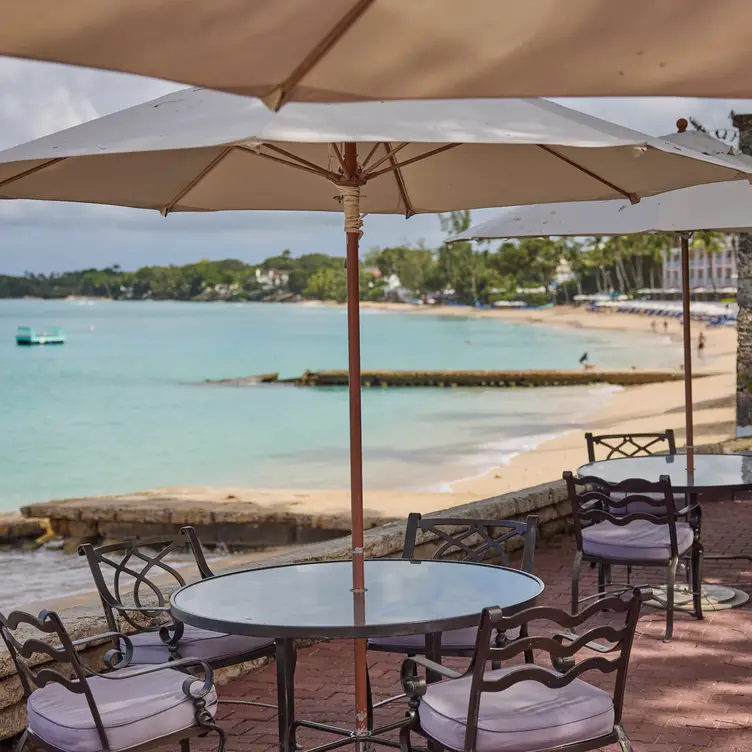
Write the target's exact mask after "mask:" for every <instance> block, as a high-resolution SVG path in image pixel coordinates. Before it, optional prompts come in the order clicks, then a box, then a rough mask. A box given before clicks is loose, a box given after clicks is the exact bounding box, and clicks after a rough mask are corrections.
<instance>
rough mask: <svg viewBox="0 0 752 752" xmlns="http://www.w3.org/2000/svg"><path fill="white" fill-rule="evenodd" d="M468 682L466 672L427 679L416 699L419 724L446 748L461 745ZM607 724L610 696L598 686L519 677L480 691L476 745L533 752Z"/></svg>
mask: <svg viewBox="0 0 752 752" xmlns="http://www.w3.org/2000/svg"><path fill="white" fill-rule="evenodd" d="M519 669H520V667H519V666H509V667H507V668H502V669H499V670H497V671H489V672H487V673H486V677H487V678H494V677H496V678H498V677H501V676H504V675H506V674H508V673H510V672H512V671H516V670H519ZM546 670H548V669H546ZM551 673H554V672H553V671H551ZM470 682H471V677H463V678H462V679H453V680H450V681H442V682H437V683H436V684H429V686H428V690H427V692H426V694H425V695H424V697H423V698H422V699H421V701H420V706H419V709H418V712H419V714H420V725H421V727H422V728H423V730H424V731H425V732H426V733H427V734H429V736H431V737H433V738H434V739H436V740H437V741H438V742H440V743H441V744H443V745H444V746H445V747H448V748H450V749H454V750H462V749H464V746H465V733H466V731H467V711H468V705H469V702H470ZM613 728H614V705H613V701H612V700H611V696H610V695H609V694H608V693H607V692H604V691H603V690H602V689H598V688H597V687H593V686H592V685H590V684H587V683H586V682H584V681H582V680H581V679H574V680H573V681H572V682H571V683H570V684H567V685H566V686H565V687H562V688H561V689H549V688H548V687H546V686H544V685H543V684H540V683H539V682H533V681H524V682H520V683H519V684H514V685H512V686H511V687H510V688H509V689H505V690H503V691H501V692H484V693H483V694H482V695H481V700H480V713H479V715H478V735H477V741H476V750H477V752H535V751H536V750H546V749H552V748H554V747H559V746H563V745H565V744H575V743H577V742H583V741H588V740H590V739H597V738H599V737H601V736H605V735H606V734H610V733H611V732H612V731H613Z"/></svg>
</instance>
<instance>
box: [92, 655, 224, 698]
mask: <svg viewBox="0 0 752 752" xmlns="http://www.w3.org/2000/svg"><path fill="white" fill-rule="evenodd" d="M189 667H191V668H201V669H202V671H203V672H204V679H203V681H202V680H201V679H199V678H198V677H196V676H193V675H191V674H188V675H187V676H186V679H185V681H184V682H183V693H184V694H185V695H186V696H187V697H190V698H191V699H192V700H196V699H199V698H201V697H205V696H206V695H207V694H209V692H210V691H211V689H212V687H213V686H214V672H213V671H212V668H211V666H210V665H209V664H208V663H206V662H205V661H202V660H199V659H198V658H180V659H179V660H176V661H168V662H167V663H159V664H156V665H149V666H144V667H143V668H137V669H129V670H128V671H114V672H113V673H111V674H101V676H102V678H103V679H109V680H111V681H118V680H120V679H132V678H134V677H137V676H147V675H148V674H153V673H155V672H156V671H164V670H165V669H169V670H174V669H180V668H186V669H187V668H189ZM196 682H200V683H201V687H200V689H198V690H194V691H191V687H193V685H194V684H196Z"/></svg>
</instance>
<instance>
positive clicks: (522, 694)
mask: <svg viewBox="0 0 752 752" xmlns="http://www.w3.org/2000/svg"><path fill="white" fill-rule="evenodd" d="M640 600H641V599H640V595H639V593H637V592H635V593H633V594H632V596H631V598H629V599H628V600H625V599H620V598H608V599H606V600H604V601H601V602H599V603H596V604H593V605H592V606H590V607H589V608H588V609H587V610H585V611H583V612H582V613H581V614H579V615H578V616H571V615H569V614H567V613H566V612H564V611H560V610H558V609H554V608H545V607H537V608H530V609H527V610H525V611H522V612H520V613H518V614H516V615H514V616H504V614H503V613H502V612H501V609H499V608H496V607H493V608H487V609H485V610H484V611H483V616H482V617H481V623H480V627H479V629H478V637H477V644H476V648H475V654H474V656H473V660H472V662H471V664H470V667H469V668H468V669H467V671H465V672H464V673H460V672H458V671H454V670H452V669H450V668H447V667H446V666H439V665H437V664H435V663H433V662H431V661H428V660H426V659H425V658H422V657H413V658H407V659H406V660H405V661H404V663H403V665H402V670H401V672H400V673H401V678H402V685H403V688H404V690H405V694H406V695H407V697H408V707H409V710H408V717H409V718H410V720H411V723H410V724H409V725H407V726H406V727H405V728H403V729H402V730H401V732H400V746H401V749H402V751H403V752H411V750H412V746H411V739H410V737H411V735H412V734H417V735H419V736H421V737H423V738H424V739H427V740H428V742H429V744H428V745H427V746H428V748H429V749H431V748H435V746H436V745H437V744H438V745H441V746H442V747H445V748H447V749H451V750H458V751H459V750H463V751H464V752H488V751H489V750H493V752H554V751H557V752H558V751H561V750H568V751H569V752H584V751H585V750H593V749H599V748H601V747H607V746H608V745H610V744H618V745H619V746H620V747H621V749H622V751H623V752H631V750H632V746H631V744H630V742H629V739H628V737H627V734H626V732H625V731H624V728H623V727H622V721H621V719H622V708H623V702H624V694H625V687H626V681H627V670H628V668H629V657H630V652H631V649H632V643H633V641H634V635H635V629H636V626H637V619H638V617H639V612H640ZM607 610H608V611H611V612H614V613H616V614H618V615H623V620H622V619H619V623H617V624H616V625H615V626H614V627H603V626H602V625H598V626H594V627H593V628H592V629H590V630H589V631H586V632H585V633H583V634H579V633H578V634H573V633H571V632H566V633H559V634H551V632H550V631H549V632H548V634H539V632H538V624H537V623H538V622H547V623H548V624H551V623H553V624H555V625H558V626H559V627H564V628H565V629H568V630H572V629H575V628H577V627H579V626H581V625H582V624H585V623H587V622H588V621H590V620H591V619H593V620H596V619H598V617H601V616H602V614H603V612H605V611H607ZM523 626H524V627H526V628H527V629H526V634H528V635H529V637H521V638H520V639H518V640H514V641H512V642H510V643H508V644H507V645H505V646H503V647H497V646H495V645H494V644H493V641H492V639H491V635H492V634H493V633H494V632H495V631H498V632H509V631H512V630H515V629H519V628H521V627H523ZM595 639H598V640H601V641H603V642H600V643H596V642H594V640H595ZM606 641H607V644H603V643H604V642H606ZM531 649H535V651H536V653H540V654H543V655H544V656H545V657H546V658H547V660H548V661H550V663H551V664H552V665H553V668H548V667H545V666H542V665H538V664H533V665H531V664H530V663H528V662H526V663H524V664H519V663H513V661H514V659H515V658H518V657H519V656H520V655H521V654H522V653H523V652H527V651H529V650H531ZM586 650H591V651H594V652H595V653H596V655H595V656H588V657H583V658H582V659H579V658H580V656H579V655H578V654H579V653H580V652H581V651H582V652H584V651H586ZM575 656H576V657H577V659H578V660H576V665H574V664H575ZM609 656H612V657H609ZM489 663H492V665H503V666H504V667H503V668H500V669H492V670H490V671H489V670H487V667H488V664H489ZM570 665H574V668H569V666H570ZM419 668H424V669H427V670H432V671H435V672H436V673H438V674H441V675H442V676H443V677H445V678H444V679H443V680H442V681H439V682H435V683H433V684H427V683H426V681H425V679H423V677H421V676H418V675H417V672H418V669H419ZM557 669H559V670H557ZM597 673H602V674H611V673H615V675H616V680H615V682H614V683H613V685H614V689H613V692H608V691H606V690H605V689H602V688H601V687H600V683H599V685H598V686H595V685H594V684H590V683H588V682H587V681H585V677H586V676H588V675H593V674H597Z"/></svg>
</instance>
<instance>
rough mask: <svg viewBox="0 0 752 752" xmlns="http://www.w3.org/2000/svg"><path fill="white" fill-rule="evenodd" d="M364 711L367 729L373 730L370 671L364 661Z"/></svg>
mask: <svg viewBox="0 0 752 752" xmlns="http://www.w3.org/2000/svg"><path fill="white" fill-rule="evenodd" d="M366 702H367V704H366V711H367V713H368V730H369V731H373V690H372V689H371V673H370V671H369V670H368V664H367V663H366Z"/></svg>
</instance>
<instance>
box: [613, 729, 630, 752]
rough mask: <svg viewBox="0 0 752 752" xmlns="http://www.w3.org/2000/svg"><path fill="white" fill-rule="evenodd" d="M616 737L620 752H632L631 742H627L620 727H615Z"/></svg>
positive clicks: (624, 733)
mask: <svg viewBox="0 0 752 752" xmlns="http://www.w3.org/2000/svg"><path fill="white" fill-rule="evenodd" d="M615 729H616V736H617V739H618V742H619V746H620V747H621V750H622V752H632V742H630V741H629V738H628V737H627V734H626V732H625V731H624V729H623V728H622V727H621V726H616V727H615Z"/></svg>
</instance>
